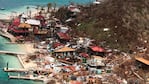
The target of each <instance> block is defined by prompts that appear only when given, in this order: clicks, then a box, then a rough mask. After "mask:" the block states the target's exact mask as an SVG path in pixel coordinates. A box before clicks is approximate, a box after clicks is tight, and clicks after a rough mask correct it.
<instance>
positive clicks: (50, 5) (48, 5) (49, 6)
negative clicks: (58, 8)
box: [47, 3, 52, 13]
mask: <svg viewBox="0 0 149 84" xmlns="http://www.w3.org/2000/svg"><path fill="white" fill-rule="evenodd" d="M47 7H48V9H47V12H48V13H49V12H50V11H49V10H50V8H51V7H52V4H51V3H48V4H47Z"/></svg>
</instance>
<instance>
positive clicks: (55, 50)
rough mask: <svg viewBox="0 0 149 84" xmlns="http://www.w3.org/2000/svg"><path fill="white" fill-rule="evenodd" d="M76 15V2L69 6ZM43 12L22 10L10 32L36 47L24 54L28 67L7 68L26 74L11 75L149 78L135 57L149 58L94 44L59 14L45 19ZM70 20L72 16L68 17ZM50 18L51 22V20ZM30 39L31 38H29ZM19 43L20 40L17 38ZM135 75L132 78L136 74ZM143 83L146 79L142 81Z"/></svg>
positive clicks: (74, 79) (63, 81) (91, 80)
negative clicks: (74, 34) (73, 31)
mask: <svg viewBox="0 0 149 84" xmlns="http://www.w3.org/2000/svg"><path fill="white" fill-rule="evenodd" d="M68 10H69V11H71V12H73V14H72V13H71V14H72V16H71V17H70V18H73V19H74V18H75V17H76V13H79V12H81V10H80V9H79V8H78V7H77V6H76V5H72V4H71V5H70V6H68ZM45 18H46V17H44V16H42V13H41V12H39V15H37V16H35V17H33V18H30V17H27V16H26V15H24V14H22V15H20V16H18V17H17V18H14V19H13V20H12V22H11V23H10V25H9V27H8V30H7V32H9V33H11V34H12V35H14V36H15V37H16V38H17V37H19V38H17V40H21V39H23V40H22V41H21V43H30V44H32V46H30V47H32V48H35V51H33V52H30V53H27V54H25V55H24V56H20V55H19V57H20V60H22V64H23V65H27V64H28V65H30V66H27V67H25V69H21V70H18V69H16V70H15V69H14V70H13V69H11V68H7V69H5V71H16V72H24V75H23V76H22V75H21V76H11V75H10V76H9V78H19V79H31V80H39V81H44V82H47V83H48V82H50V81H51V80H52V81H54V82H55V84H56V82H59V83H60V84H110V83H112V84H129V82H132V81H135V80H137V81H135V82H136V83H137V84H139V83H142V81H143V82H146V80H147V77H143V76H144V75H143V76H142V75H141V76H140V74H139V71H137V68H140V66H138V65H135V62H134V61H140V62H142V63H143V64H145V66H146V67H148V60H145V59H144V58H142V57H141V58H139V57H135V60H134V59H133V57H131V54H127V53H124V52H119V51H118V50H117V49H112V50H110V49H109V48H106V47H101V45H100V44H94V42H93V41H94V40H92V39H91V38H88V37H87V36H86V37H72V36H71V33H70V31H71V27H69V26H68V25H66V24H64V23H63V22H61V20H59V19H57V18H56V17H54V18H51V17H49V18H48V19H45ZM67 21H68V20H67ZM47 22H49V23H47ZM28 39H30V40H28ZM16 43H18V41H16ZM133 77H134V79H131V78H133ZM142 84H143V83H142Z"/></svg>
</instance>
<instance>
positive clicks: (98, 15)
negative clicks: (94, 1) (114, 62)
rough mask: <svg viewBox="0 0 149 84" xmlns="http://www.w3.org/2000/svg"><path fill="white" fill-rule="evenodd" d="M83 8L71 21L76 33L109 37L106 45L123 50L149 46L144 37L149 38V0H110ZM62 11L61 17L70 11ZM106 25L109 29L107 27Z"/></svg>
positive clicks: (97, 37)
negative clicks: (106, 29)
mask: <svg viewBox="0 0 149 84" xmlns="http://www.w3.org/2000/svg"><path fill="white" fill-rule="evenodd" d="M80 9H81V13H79V14H77V18H76V19H75V20H74V22H71V24H69V26H71V27H72V29H73V30H74V31H75V32H72V34H73V33H74V36H75V35H79V36H88V37H90V38H93V39H95V40H97V43H98V44H99V42H101V41H105V42H106V43H105V46H110V47H111V48H117V49H120V50H122V51H128V50H135V49H136V46H143V47H148V43H144V41H145V40H147V41H148V40H149V24H148V22H149V15H148V14H149V0H106V1H105V2H102V3H101V4H100V5H90V6H80ZM59 11H60V10H59ZM59 11H58V12H59ZM61 13H62V11H61ZM61 13H60V12H59V13H58V14H59V15H61V17H63V15H67V12H66V11H65V12H63V14H61ZM64 17H66V16H64ZM60 19H63V20H66V18H65V19H64V18H60ZM67 19H68V18H67ZM72 23H73V24H72ZM76 24H80V25H79V26H78V25H76ZM104 28H109V31H107V32H105V31H103V29H104ZM76 33H77V34H76Z"/></svg>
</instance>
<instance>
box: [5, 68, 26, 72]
mask: <svg viewBox="0 0 149 84" xmlns="http://www.w3.org/2000/svg"><path fill="white" fill-rule="evenodd" d="M4 71H5V72H27V71H28V70H27V69H21V68H20V69H16V68H4Z"/></svg>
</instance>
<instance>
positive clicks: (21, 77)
mask: <svg viewBox="0 0 149 84" xmlns="http://www.w3.org/2000/svg"><path fill="white" fill-rule="evenodd" d="M9 78H10V79H23V80H34V81H42V82H44V81H45V79H44V78H38V77H31V76H9Z"/></svg>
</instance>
